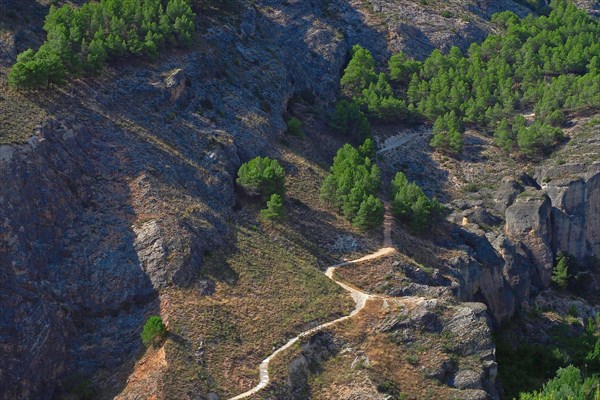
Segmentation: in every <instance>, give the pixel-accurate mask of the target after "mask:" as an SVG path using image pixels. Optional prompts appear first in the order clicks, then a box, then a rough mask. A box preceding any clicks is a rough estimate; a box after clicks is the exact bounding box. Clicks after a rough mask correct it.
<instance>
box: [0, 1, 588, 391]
mask: <svg viewBox="0 0 600 400" xmlns="http://www.w3.org/2000/svg"><path fill="white" fill-rule="evenodd" d="M46 3H47V2H44V1H39V2H37V1H33V0H28V1H27V2H15V1H9V2H7V1H4V2H2V3H0V6H1V8H0V10H2V11H3V12H2V13H0V18H2V19H3V21H2V27H3V33H2V36H1V38H2V39H1V46H0V63H1V65H0V70H1V72H2V73H5V72H6V71H7V68H8V67H9V66H10V64H11V63H12V62H13V61H14V57H15V55H16V54H17V53H18V52H20V51H22V50H24V49H26V48H27V47H29V46H35V45H36V44H37V43H39V39H40V35H41V32H40V30H39V27H32V26H31V25H28V24H27V22H26V21H21V20H19V22H18V23H15V22H14V21H13V22H10V21H6V20H5V19H6V18H7V17H9V16H10V15H11V14H10V13H9V12H8V11H11V10H12V11H14V10H13V8H14V7H16V6H17V5H19V6H22V5H25V6H26V7H29V8H32V9H34V10H35V12H36V13H37V14H40V15H43V14H44V13H45V10H46V9H47V4H46ZM401 3H403V4H404V3H405V4H404V5H405V6H406V9H405V10H407V11H402V10H404V9H402V10H400V9H398V5H397V3H394V4H391V3H390V4H387V3H385V2H377V4H375V3H373V5H372V8H370V7H367V6H365V5H363V4H362V3H361V4H359V3H358V2H350V3H347V2H345V1H331V2H330V3H329V5H328V6H327V7H325V8H324V3H323V2H321V1H314V2H312V1H309V2H301V1H292V2H287V3H285V4H278V3H274V2H270V1H264V2H258V3H256V4H255V5H250V4H249V3H248V4H246V3H241V12H239V13H236V14H235V15H229V14H226V15H224V16H219V17H214V16H212V15H208V16H206V17H204V15H203V14H202V13H199V14H200V15H201V17H200V18H201V19H200V20H199V21H198V23H199V27H200V32H201V33H199V34H198V37H197V42H198V43H200V44H199V45H197V46H195V47H194V48H192V49H190V50H186V51H178V52H176V51H173V52H172V53H170V54H168V55H167V56H165V57H164V58H163V59H162V60H161V61H159V62H157V63H156V64H147V63H143V62H134V63H133V64H127V63H123V64H121V65H118V66H115V67H113V68H109V69H108V70H107V71H106V72H105V73H104V75H103V76H102V77H100V78H98V79H86V80H83V81H77V82H73V83H72V84H71V85H69V86H66V87H65V88H63V89H57V90H55V91H52V92H49V93H38V94H36V93H30V94H26V95H23V94H17V93H13V92H10V91H8V90H6V86H5V82H4V81H2V82H0V84H1V85H2V90H3V93H2V98H1V99H0V106H1V107H6V106H7V105H8V104H17V105H18V107H17V109H18V110H21V111H19V112H20V113H21V114H25V115H27V113H28V111H27V110H30V109H31V107H33V106H35V107H37V108H39V109H43V110H44V113H43V115H42V116H40V117H39V120H36V123H37V127H36V128H35V129H33V130H28V131H27V132H20V133H19V135H20V136H18V137H19V139H18V140H15V141H14V142H11V143H7V142H5V141H4V140H3V143H6V144H4V145H2V146H0V187H1V188H2V190H1V192H0V243H1V245H0V252H1V253H2V254H0V282H1V283H0V308H1V309H2V310H6V312H3V313H2V314H1V315H0V348H1V349H2V354H3V362H2V364H0V393H2V396H3V398H51V397H52V396H53V394H54V393H56V392H57V391H58V387H59V382H60V381H61V380H62V378H65V377H69V376H73V375H77V376H78V375H82V376H85V377H87V376H94V377H96V379H97V380H98V381H100V382H101V383H102V385H103V386H104V387H107V388H109V389H107V391H106V393H105V395H106V397H110V396H111V395H112V394H114V392H118V391H119V389H120V388H121V387H122V385H123V383H124V376H126V375H127V373H128V367H129V366H130V365H131V364H132V362H133V360H134V357H135V355H136V354H137V353H138V351H139V350H140V344H139V340H138V335H139V330H140V326H141V325H142V322H143V320H144V318H145V317H146V316H147V315H149V314H152V313H156V312H157V309H158V296H159V295H160V290H161V289H162V288H165V287H167V286H170V285H181V286H196V285H197V286H199V287H201V286H202V283H201V282H198V281H197V278H196V277H197V273H198V270H199V267H200V265H201V263H202V258H203V254H204V252H205V251H207V250H209V249H211V248H213V247H215V246H218V245H219V243H220V238H221V237H222V236H223V235H224V234H225V232H226V226H227V217H228V215H229V213H230V210H231V208H232V207H233V205H234V201H235V200H234V192H233V179H234V176H235V171H236V168H237V167H238V166H239V164H240V163H241V161H244V160H247V159H248V158H250V157H252V156H254V155H257V154H259V153H267V154H276V151H277V149H276V148H275V147H274V146H273V145H272V138H273V137H275V136H276V135H277V134H278V133H280V132H282V131H283V130H284V129H285V125H284V122H283V119H282V114H283V113H284V112H285V110H286V107H287V103H288V100H289V99H290V98H291V97H292V96H293V95H295V94H300V93H302V94H305V95H307V94H308V95H309V97H311V96H315V97H316V99H317V102H318V104H322V103H323V102H327V101H330V100H332V99H333V98H335V95H336V93H337V88H338V87H337V82H338V80H339V71H340V69H341V68H342V66H343V65H344V62H345V59H346V55H347V51H348V49H349V48H350V47H351V45H353V44H355V43H361V44H363V45H365V46H366V47H368V48H370V49H371V50H373V51H374V53H375V54H378V55H379V56H382V57H383V56H386V55H388V54H389V52H390V51H395V50H398V49H400V48H402V49H404V50H406V51H407V52H408V53H409V54H413V55H416V56H424V55H425V54H426V53H428V52H429V51H430V49H432V48H434V47H443V46H445V45H446V44H447V43H449V41H450V42H452V41H456V43H457V44H460V45H462V46H463V47H464V46H466V45H467V44H468V42H469V41H471V40H481V39H483V37H484V36H485V33H486V32H487V31H488V30H489V29H490V28H489V25H487V22H486V18H488V17H489V12H490V10H489V9H486V8H485V7H483V6H482V5H475V4H471V2H452V7H454V8H453V9H454V10H455V11H456V10H460V12H461V13H463V12H464V13H467V14H469V15H473V16H474V17H473V18H475V21H474V22H472V23H471V22H467V21H464V23H461V24H460V25H458V26H455V24H447V21H446V20H445V19H441V18H442V17H440V15H439V13H441V12H442V11H443V10H441V9H440V10H438V9H434V8H419V6H417V5H416V4H417V3H416V2H401ZM398 4H399V3H398ZM490 7H491V6H490ZM502 7H506V8H508V9H516V10H521V11H520V12H522V11H523V9H522V8H519V7H518V6H516V5H515V4H514V3H512V2H503V6H502ZM384 10H385V13H386V14H385V18H391V19H394V20H397V19H401V20H402V21H403V22H402V23H398V24H397V25H394V24H395V23H394V24H392V23H391V22H389V21H386V20H385V19H378V17H377V13H378V12H383V11H384ZM411 10H413V11H411ZM415 10H417V11H418V12H417V11H415ZM401 12H403V13H409V12H410V13H412V14H410V13H409V14H406V15H404V14H401ZM37 14H36V15H37ZM407 15H408V17H407ZM457 15H458V14H457ZM211 18H215V19H211ZM391 19H390V21H391ZM430 20H435V21H436V25H435V26H434V27H430V26H429V25H428V22H429V21H430ZM40 21H41V18H37V17H36V18H33V19H32V20H31V22H32V23H39V22H40ZM388 27H389V29H391V31H393V32H396V34H397V37H402V38H404V39H403V40H404V41H400V42H402V43H407V44H406V45H400V44H398V43H400V42H397V41H394V40H392V41H388V38H389V35H388V34H389V32H390V30H388ZM30 32H34V34H32V35H30V34H29V33H30ZM36 35H37V36H36ZM412 38H418V40H416V41H411V40H412ZM36 118H37V117H36ZM3 123H4V122H3ZM5 126H9V125H2V127H1V128H0V132H2V134H10V135H12V134H13V133H14V132H6V131H4V129H5V128H4V127H5ZM6 129H8V128H6ZM10 129H13V127H12V126H11V127H10ZM594 179H595V178H594ZM594 179H590V180H589V181H593V182H597V181H598V180H597V179H595V180H594ZM586 185H587V183H586ZM575 186H577V185H575ZM586 187H587V186H586ZM594 187H595V186H594ZM593 190H596V189H593ZM593 190H588V189H585V190H584V192H585V193H590V195H589V196H588V197H586V198H589V199H590V205H589V207H588V206H586V207H588V208H589V210H590V212H591V213H592V215H593V213H594V212H596V211H597V204H596V205H594V204H595V203H594V202H593V199H594V196H593V193H595V192H593ZM548 193H549V195H550V197H551V198H556V199H558V198H559V197H556V196H559V195H558V194H557V195H556V196H555V197H552V196H554V195H553V194H552V193H554V192H552V191H550V190H549V191H548ZM577 196H578V195H577ZM577 196H575V195H574V197H572V199H576V198H577ZM584 197H585V196H584ZM563 198H564V199H567V200H568V199H570V198H571V197H569V196H566V197H565V196H563ZM567 200H565V201H566V202H565V203H564V204H565V207H566V208H565V210H570V208H568V207H571V208H573V207H574V208H577V209H579V208H578V207H579V206H577V205H576V203H575V200H568V201H567ZM556 201H557V202H558V200H556ZM569 202H572V203H569ZM516 204H518V202H517V203H516ZM553 204H554V202H553ZM556 204H558V203H556ZM569 204H572V205H571V206H569ZM586 207H584V208H585V209H588V208H586ZM594 207H596V208H594ZM557 210H561V208H560V207H559V208H557ZM544 212H545V211H544ZM586 213H587V211H586V212H584V214H581V215H584V218H588V217H587V215H588V214H586ZM545 215H546V214H544V217H543V218H542V217H540V225H539V226H540V234H539V237H540V239H539V240H537V239H536V240H537V241H535V240H534V241H532V242H531V243H529V242H526V241H525V242H524V243H526V244H525V246H526V247H527V246H529V247H528V248H530V249H533V250H535V252H536V255H535V256H534V258H533V259H534V260H536V262H538V263H539V270H540V271H542V272H543V271H545V270H546V269H547V260H548V259H547V256H548V254H549V253H548V254H546V253H544V252H543V251H542V250H540V249H544V248H546V247H548V246H550V247H549V248H550V251H553V250H554V249H553V248H552V246H557V245H556V243H560V244H561V245H562V244H564V240H569V239H568V238H570V237H576V236H577V235H580V233H577V232H581V229H580V228H577V226H580V224H581V220H580V219H578V218H580V217H574V218H571V214H569V213H567V214H566V215H567V216H568V218H567V219H568V224H570V226H572V227H573V228H572V231H573V232H574V233H573V234H571V233H569V234H568V235H567V236H564V234H562V233H561V234H560V235H558V234H548V232H554V226H558V225H552V224H551V226H550V225H548V222H547V221H546V220H544V221H545V222H543V221H542V220H543V219H544V218H546V217H545ZM549 215H550V217H549V218H550V220H552V218H554V217H553V212H550V213H549ZM577 215H579V214H577ZM556 218H558V217H556ZM586 221H587V219H586ZM591 221H592V222H593V221H597V220H593V219H592V220H591ZM534 222H535V221H534ZM565 223H566V222H565ZM563 224H564V223H563ZM578 224H579V225H578ZM536 227H537V225H536ZM542 227H544V228H542ZM546 228H547V229H546ZM578 229H579V230H578ZM595 229H596V228H593V227H592V228H585V233H582V234H583V235H584V236H585V237H589V238H590V241H589V242H590V245H589V246H588V247H586V248H584V249H582V250H581V251H583V253H585V252H588V251H590V250H591V251H595V250H594V249H597V242H594V241H593V237H597V236H594V235H596V233H595V232H597V230H595ZM510 232H513V231H512V230H510V229H509V233H510ZM518 232H521V233H522V232H524V231H523V229H520V230H518ZM548 235H550V236H548ZM561 235H563V236H561ZM586 235H587V236H586ZM565 237H566V239H565ZM540 240H541V241H540ZM538 250H539V254H537V252H538ZM583 253H582V254H583ZM526 255H527V256H529V255H530V254H526ZM538 256H540V257H541V258H540V257H538ZM538 259H539V260H538ZM462 265H463V266H466V267H465V268H466V270H464V271H463V272H465V273H464V276H465V278H464V279H463V280H465V281H469V280H471V282H472V286H471V287H472V288H473V287H475V286H476V285H480V286H483V284H482V283H481V282H482V278H481V277H480V275H478V274H479V273H480V272H477V273H476V270H475V267H476V264H472V265H471V264H469V262H466V263H463V264H462ZM490 265H492V264H490ZM493 265H495V264H493ZM536 265H538V264H536ZM467 270H468V271H467ZM486 271H489V272H485V273H486V274H491V275H490V277H489V278H485V279H486V282H487V283H486V285H487V286H485V288H486V289H484V293H485V292H486V291H490V292H494V293H496V292H502V293H504V292H505V291H506V290H507V289H506V283H505V281H504V280H503V279H502V277H501V276H500V274H499V273H498V271H499V269H495V267H494V268H488V269H487V270H486ZM545 276H546V275H544V274H542V277H545ZM465 293H467V294H465V296H464V298H465V299H467V298H475V297H476V296H475V294H476V293H478V290H472V291H471V290H467V291H466V292H465ZM484 299H485V300H486V301H487V302H488V304H490V308H492V310H496V311H494V312H497V310H500V309H501V306H502V305H504V304H498V305H496V306H492V305H493V304H494V301H495V300H494V299H499V301H500V300H502V301H504V300H506V298H505V297H502V296H496V295H491V294H490V296H487V297H486V296H484ZM506 309H507V310H509V311H507V312H505V313H504V316H506V315H509V314H510V313H511V311H510V310H511V308H510V307H506ZM115 371H116V373H115Z"/></svg>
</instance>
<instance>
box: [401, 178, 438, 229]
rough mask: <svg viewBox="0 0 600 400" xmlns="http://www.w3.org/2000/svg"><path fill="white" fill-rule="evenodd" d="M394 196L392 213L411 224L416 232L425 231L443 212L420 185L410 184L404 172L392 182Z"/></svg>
mask: <svg viewBox="0 0 600 400" xmlns="http://www.w3.org/2000/svg"><path fill="white" fill-rule="evenodd" d="M392 195H393V199H392V212H393V213H394V215H395V216H396V217H398V218H399V219H401V220H403V221H405V222H410V226H411V229H412V230H413V231H414V232H423V231H425V230H426V229H427V228H428V227H429V226H430V225H431V222H432V220H433V219H434V218H437V217H438V216H439V215H441V213H442V211H443V209H442V206H441V204H440V203H439V202H438V201H437V200H436V199H433V200H431V199H429V198H428V197H427V196H426V195H425V193H424V192H423V190H422V189H421V188H420V187H419V185H417V184H416V183H414V182H409V181H408V179H407V178H406V175H404V173H402V172H398V173H397V174H396V176H395V177H394V179H393V180H392Z"/></svg>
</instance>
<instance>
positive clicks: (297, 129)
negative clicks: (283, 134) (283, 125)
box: [287, 117, 304, 137]
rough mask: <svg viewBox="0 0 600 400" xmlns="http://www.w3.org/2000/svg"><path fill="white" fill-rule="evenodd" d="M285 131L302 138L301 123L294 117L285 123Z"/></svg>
mask: <svg viewBox="0 0 600 400" xmlns="http://www.w3.org/2000/svg"><path fill="white" fill-rule="evenodd" d="M287 130H288V132H289V133H291V134H292V135H294V136H298V137H303V136H304V132H303V131H302V122H300V120H299V119H298V118H296V117H292V118H290V119H289V120H288V121H287Z"/></svg>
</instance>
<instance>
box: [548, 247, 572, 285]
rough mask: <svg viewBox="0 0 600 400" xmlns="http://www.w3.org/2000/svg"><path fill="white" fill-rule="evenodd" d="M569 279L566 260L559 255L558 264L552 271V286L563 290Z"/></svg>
mask: <svg viewBox="0 0 600 400" xmlns="http://www.w3.org/2000/svg"><path fill="white" fill-rule="evenodd" d="M569 277H570V274H569V263H568V258H567V257H566V256H565V255H563V254H559V256H558V262H557V263H556V265H555V266H554V269H553V270H552V277H551V279H552V282H554V284H556V286H558V287H559V288H561V289H563V290H565V289H566V288H567V286H568V285H569Z"/></svg>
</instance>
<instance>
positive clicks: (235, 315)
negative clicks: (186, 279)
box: [163, 224, 352, 395]
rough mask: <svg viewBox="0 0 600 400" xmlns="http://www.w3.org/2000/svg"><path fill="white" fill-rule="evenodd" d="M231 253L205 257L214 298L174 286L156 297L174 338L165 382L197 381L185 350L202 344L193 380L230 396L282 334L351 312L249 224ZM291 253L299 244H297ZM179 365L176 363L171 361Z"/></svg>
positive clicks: (316, 276) (346, 301)
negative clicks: (163, 307) (213, 282)
mask: <svg viewBox="0 0 600 400" xmlns="http://www.w3.org/2000/svg"><path fill="white" fill-rule="evenodd" d="M234 246H235V248H234V250H233V251H223V252H218V253H215V254H213V255H212V256H210V258H209V260H208V261H207V262H206V265H205V266H204V268H203V270H204V272H205V274H206V275H207V276H209V277H211V278H213V279H216V280H217V287H216V292H215V295H214V296H210V297H201V296H199V294H198V293H197V291H196V290H193V289H189V290H182V289H173V290H169V291H167V292H166V293H164V294H163V299H164V301H165V302H167V303H168V304H169V305H168V306H167V308H166V310H165V312H166V315H167V318H166V319H167V321H168V322H169V329H170V331H172V332H174V333H175V334H176V335H178V336H180V337H181V338H182V340H181V342H180V343H179V342H176V341H173V343H172V348H171V350H172V351H171V352H168V354H170V355H172V356H174V359H173V364H174V366H173V367H174V368H171V371H172V372H174V371H178V370H182V371H186V373H185V374H179V373H177V374H176V373H171V374H170V376H171V379H173V382H172V383H170V385H172V386H173V387H177V386H178V385H179V384H181V383H183V384H185V382H181V380H182V379H183V380H185V379H196V377H195V376H194V374H195V372H194V370H198V368H193V367H192V365H191V364H190V361H191V360H189V354H191V353H193V351H190V350H193V349H197V348H198V347H199V346H200V343H203V349H204V350H203V356H202V357H201V360H202V362H201V363H199V365H198V366H199V367H200V366H201V368H200V369H201V371H200V370H198V372H196V373H197V374H199V376H198V378H200V379H201V380H203V384H202V386H204V388H206V389H208V391H216V392H217V393H219V394H221V395H233V394H236V393H238V392H242V391H245V390H247V389H249V388H250V387H252V386H253V385H255V384H256V383H257V380H258V365H259V364H260V362H261V360H262V359H263V358H264V357H266V356H267V355H268V354H269V353H271V351H272V349H273V348H276V347H279V346H280V345H282V344H283V343H284V342H285V341H286V340H287V339H288V338H290V337H292V336H294V335H295V334H297V333H299V332H301V331H302V330H304V329H307V328H308V327H310V326H312V325H316V324H318V323H322V322H326V321H329V320H331V319H334V318H336V317H338V316H341V315H343V314H345V313H347V312H349V310H351V309H352V301H351V299H350V298H349V297H348V296H347V295H346V293H345V292H344V291H343V290H342V289H341V288H339V287H338V286H337V285H335V284H334V283H333V282H331V281H330V280H329V279H327V277H325V275H324V274H322V273H321V272H320V271H319V270H318V269H316V268H315V267H314V265H315V261H316V260H315V259H314V258H311V257H310V256H309V255H308V254H306V257H301V256H298V255H295V254H294V253H293V252H292V251H289V250H288V249H286V248H285V247H284V246H282V245H281V244H280V243H278V242H277V241H274V240H272V238H271V237H270V236H269V235H267V234H265V233H263V232H261V231H260V228H254V227H253V226H252V225H244V224H242V225H241V226H239V227H238V228H237V230H236V232H235V234H234ZM297 250H298V249H297ZM178 365H179V366H178Z"/></svg>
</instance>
